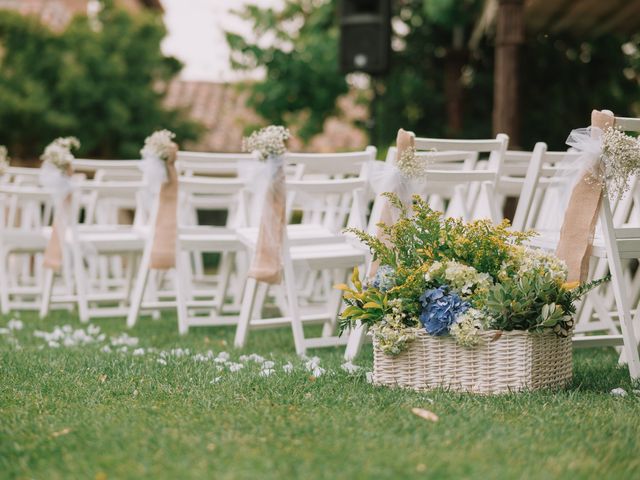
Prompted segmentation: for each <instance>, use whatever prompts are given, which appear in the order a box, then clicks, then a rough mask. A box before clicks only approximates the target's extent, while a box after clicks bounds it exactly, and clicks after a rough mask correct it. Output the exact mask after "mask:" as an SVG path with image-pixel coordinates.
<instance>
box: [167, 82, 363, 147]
mask: <svg viewBox="0 0 640 480" xmlns="http://www.w3.org/2000/svg"><path fill="white" fill-rule="evenodd" d="M247 97H248V92H247V91H246V90H244V89H242V88H240V85H238V84H228V83H215V82H189V81H183V80H175V81H173V82H172V84H171V85H170V87H169V91H168V94H167V97H166V104H167V106H169V107H172V108H177V107H179V108H184V109H186V111H187V112H188V114H189V116H190V117H191V118H193V119H194V120H197V121H199V122H200V123H202V124H203V125H204V127H205V129H206V131H205V133H204V134H203V135H202V138H201V139H200V141H198V142H197V143H195V144H191V145H187V146H185V148H189V149H193V150H200V151H219V152H234V151H236V152H237V151H239V150H240V148H241V145H242V137H243V135H244V129H245V128H246V127H250V126H251V125H261V124H264V121H263V120H262V119H261V118H260V117H259V116H258V115H257V114H256V113H255V112H254V111H253V110H251V109H250V108H248V107H247V106H246V101H247ZM354 97H355V95H353V94H350V95H347V96H345V97H342V98H340V99H339V102H338V105H339V107H340V108H341V110H342V115H341V117H342V118H337V117H332V118H329V119H327V121H326V122H325V126H324V131H323V133H322V134H320V135H316V136H315V137H314V138H313V139H312V140H311V142H310V143H309V144H308V145H304V144H303V143H302V142H301V141H300V140H297V139H295V138H294V139H292V141H291V145H290V147H291V149H292V150H298V151H301V150H306V151H316V152H331V151H344V150H356V149H362V148H364V147H365V146H366V145H367V137H366V135H365V133H364V132H362V131H361V130H359V129H357V128H355V127H354V126H353V120H356V119H358V120H362V119H364V118H366V115H367V109H366V108H365V107H363V106H361V105H357V104H356V102H355V98H354ZM293 133H294V137H295V132H293Z"/></svg>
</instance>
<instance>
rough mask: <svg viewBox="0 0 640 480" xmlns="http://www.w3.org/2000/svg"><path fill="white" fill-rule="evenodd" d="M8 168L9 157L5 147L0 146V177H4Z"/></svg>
mask: <svg viewBox="0 0 640 480" xmlns="http://www.w3.org/2000/svg"><path fill="white" fill-rule="evenodd" d="M7 168H9V156H8V152H7V147H5V146H4V145H0V175H4V174H5V173H6V171H7Z"/></svg>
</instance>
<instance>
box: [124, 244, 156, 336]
mask: <svg viewBox="0 0 640 480" xmlns="http://www.w3.org/2000/svg"><path fill="white" fill-rule="evenodd" d="M150 262H151V248H145V250H144V252H143V253H142V258H141V259H140V265H139V267H138V275H137V276H136V283H135V286H134V287H133V292H132V294H131V299H130V301H129V314H128V315H127V327H128V328H133V327H134V326H135V324H136V322H137V320H138V315H140V306H141V305H142V297H143V296H144V291H145V288H146V286H147V279H148V278H149V264H150Z"/></svg>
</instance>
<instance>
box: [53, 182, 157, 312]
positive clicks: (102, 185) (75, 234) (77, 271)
mask: <svg viewBox="0 0 640 480" xmlns="http://www.w3.org/2000/svg"><path fill="white" fill-rule="evenodd" d="M145 188H146V185H145V184H144V183H142V182H96V181H86V182H81V183H77V184H76V186H75V191H74V195H73V199H74V201H73V202H72V203H73V204H74V207H73V209H72V213H71V215H70V217H71V222H70V224H69V225H68V226H67V229H66V230H67V231H66V232H65V235H64V240H65V242H64V250H67V251H69V252H70V255H71V257H72V259H73V272H74V285H75V288H74V290H75V293H70V292H68V291H65V292H63V293H62V294H57V293H56V290H55V283H54V272H53V271H51V270H49V269H47V272H46V277H45V291H44V295H43V302H42V306H41V310H40V313H41V316H43V317H44V316H46V315H47V314H48V311H49V306H50V303H52V302H53V303H58V302H63V303H64V302H68V301H76V302H77V304H78V311H79V316H80V320H81V321H83V322H88V321H89V320H90V319H92V318H104V317H118V316H123V317H124V316H126V314H127V313H128V298H129V292H130V290H131V285H132V280H133V268H134V263H135V259H136V257H137V256H139V255H140V254H141V253H142V251H143V249H144V245H145V242H146V238H147V235H148V233H147V231H146V225H147V222H148V212H147V211H146V207H144V205H143V204H144V200H143V199H142V198H141V197H142V195H143V192H144V190H145ZM89 195H92V196H94V197H95V202H96V205H97V207H96V211H99V210H101V209H102V208H104V209H107V210H112V209H114V208H115V209H117V208H118V206H119V205H120V202H123V201H125V203H126V204H127V205H129V204H131V203H134V204H135V205H136V208H135V216H134V219H133V222H132V224H121V223H119V222H118V221H117V217H114V216H111V217H110V218H111V219H113V221H112V222H102V223H99V224H96V223H93V222H92V221H91V219H89V218H87V223H85V224H81V225H78V224H77V219H78V218H79V216H80V199H81V198H85V197H86V196H89ZM114 202H115V204H114ZM114 256H115V257H124V258H125V259H126V272H125V273H124V276H123V278H120V277H116V278H106V279H105V278H101V277H94V276H92V275H91V274H90V271H89V269H90V266H91V260H93V259H96V258H100V257H106V258H109V257H114Z"/></svg>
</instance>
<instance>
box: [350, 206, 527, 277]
mask: <svg viewBox="0 0 640 480" xmlns="http://www.w3.org/2000/svg"><path fill="white" fill-rule="evenodd" d="M385 195H386V197H387V198H388V199H389V200H390V203H391V204H392V206H394V207H395V208H397V209H399V210H400V218H399V220H398V221H397V222H395V223H394V224H393V225H385V224H380V225H379V227H380V228H381V230H382V239H378V238H376V237H375V236H374V235H370V234H368V233H366V232H364V231H360V230H357V229H351V230H349V231H350V232H352V233H354V234H355V235H356V236H357V237H358V238H359V239H360V240H361V241H362V242H363V243H364V244H365V245H367V246H368V247H369V248H370V249H371V251H372V253H373V255H374V258H376V259H378V260H379V261H380V263H382V264H383V265H390V266H392V267H393V268H395V269H396V270H397V271H398V272H399V275H398V276H399V278H400V279H401V281H400V283H402V280H404V278H402V276H401V273H400V272H403V271H409V272H413V271H416V270H419V269H421V268H423V267H424V265H425V264H431V263H433V262H435V261H440V260H456V261H459V262H460V263H464V264H465V265H469V266H471V267H473V268H475V269H476V270H478V271H479V272H482V273H488V274H489V275H491V276H492V277H493V278H497V277H498V274H499V272H500V268H501V266H502V264H503V262H504V261H505V260H507V259H508V258H509V255H510V253H511V247H512V246H513V245H520V244H521V243H522V242H524V241H525V240H526V239H528V238H530V237H531V236H532V235H533V233H532V232H528V233H522V232H516V231H514V230H510V229H509V221H508V220H504V221H503V222H502V223H501V224H500V225H493V224H492V223H491V221H489V220H476V221H473V222H469V223H466V222H463V221H462V220H461V219H459V218H445V217H444V216H443V215H442V213H441V212H437V211H435V210H433V209H431V207H429V205H428V204H427V202H426V201H425V200H424V199H422V198H421V197H420V196H414V198H413V215H412V216H409V213H408V212H407V210H406V209H405V208H404V207H403V206H402V204H401V202H400V200H399V199H398V197H397V196H396V195H394V194H390V193H387V194H385Z"/></svg>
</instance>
